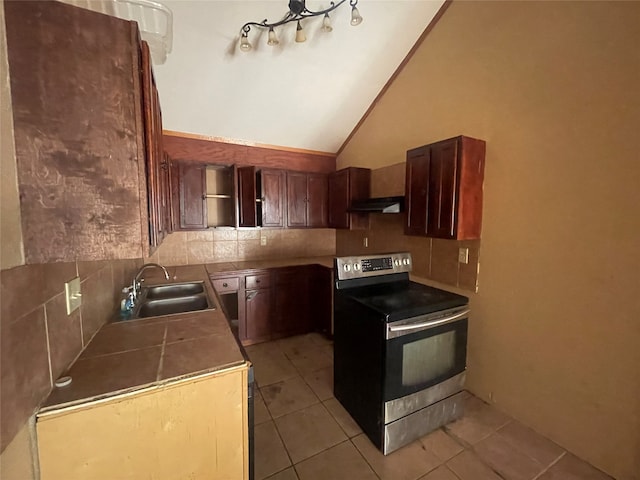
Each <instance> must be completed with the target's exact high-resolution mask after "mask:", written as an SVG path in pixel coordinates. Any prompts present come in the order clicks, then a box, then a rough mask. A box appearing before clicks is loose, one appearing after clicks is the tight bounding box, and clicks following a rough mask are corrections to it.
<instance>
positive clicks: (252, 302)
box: [244, 288, 272, 341]
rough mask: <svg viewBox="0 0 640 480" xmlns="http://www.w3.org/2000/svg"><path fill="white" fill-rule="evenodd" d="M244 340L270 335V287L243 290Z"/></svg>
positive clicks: (263, 338)
mask: <svg viewBox="0 0 640 480" xmlns="http://www.w3.org/2000/svg"><path fill="white" fill-rule="evenodd" d="M244 313H245V329H244V330H245V333H246V337H247V338H246V340H249V341H260V340H266V339H268V338H269V337H270V336H271V329H272V326H271V317H272V312H271V289H270V288H263V289H260V290H247V291H246V292H245V310H244Z"/></svg>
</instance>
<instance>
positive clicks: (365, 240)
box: [362, 237, 369, 247]
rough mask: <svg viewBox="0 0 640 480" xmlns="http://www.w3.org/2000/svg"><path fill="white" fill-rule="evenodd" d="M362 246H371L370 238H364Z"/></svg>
mask: <svg viewBox="0 0 640 480" xmlns="http://www.w3.org/2000/svg"><path fill="white" fill-rule="evenodd" d="M362 246H363V247H368V246H369V237H364V238H363V239H362Z"/></svg>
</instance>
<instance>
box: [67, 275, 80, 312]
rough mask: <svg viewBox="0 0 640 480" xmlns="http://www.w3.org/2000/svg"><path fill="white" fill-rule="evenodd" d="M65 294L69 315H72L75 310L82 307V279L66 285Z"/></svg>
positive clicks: (77, 278)
mask: <svg viewBox="0 0 640 480" xmlns="http://www.w3.org/2000/svg"><path fill="white" fill-rule="evenodd" d="M64 294H65V298H66V299H67V315H71V312H73V311H74V310H75V309H77V308H79V307H80V305H82V293H81V292H80V277H76V278H74V279H73V280H71V281H69V282H67V283H65V284H64Z"/></svg>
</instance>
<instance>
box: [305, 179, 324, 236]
mask: <svg viewBox="0 0 640 480" xmlns="http://www.w3.org/2000/svg"><path fill="white" fill-rule="evenodd" d="M307 199H308V201H307V226H308V227H314V228H324V227H326V226H328V225H329V177H328V176H327V175H323V174H319V173H310V174H308V175H307Z"/></svg>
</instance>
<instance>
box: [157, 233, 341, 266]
mask: <svg viewBox="0 0 640 480" xmlns="http://www.w3.org/2000/svg"><path fill="white" fill-rule="evenodd" d="M260 237H264V238H265V239H266V245H261V244H260ZM335 252H336V233H335V230H333V229H329V228H312V229H308V230H306V229H273V230H268V229H265V230H259V229H255V228H253V229H239V230H238V229H234V228H231V229H212V230H205V231H200V232H174V233H172V234H171V235H169V236H168V237H167V238H165V239H164V241H163V242H162V245H160V247H159V248H158V249H157V250H156V252H155V253H154V254H153V255H152V256H151V258H149V259H147V260H148V261H151V262H157V263H161V264H162V265H192V264H201V263H220V262H233V261H242V260H258V259H278V258H295V257H315V256H324V255H335Z"/></svg>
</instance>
